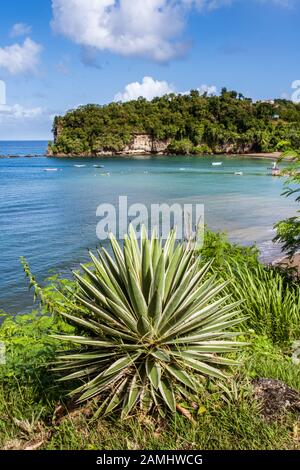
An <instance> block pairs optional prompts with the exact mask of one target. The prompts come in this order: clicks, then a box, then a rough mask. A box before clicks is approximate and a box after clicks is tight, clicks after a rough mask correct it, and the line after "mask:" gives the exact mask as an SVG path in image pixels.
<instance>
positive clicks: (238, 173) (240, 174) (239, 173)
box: [234, 171, 244, 176]
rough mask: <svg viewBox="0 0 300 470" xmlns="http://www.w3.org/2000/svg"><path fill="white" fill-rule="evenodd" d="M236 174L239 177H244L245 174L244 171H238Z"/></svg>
mask: <svg viewBox="0 0 300 470" xmlns="http://www.w3.org/2000/svg"><path fill="white" fill-rule="evenodd" d="M234 174H235V175H237V176H243V174H244V173H243V172H242V171H236V172H235V173H234Z"/></svg>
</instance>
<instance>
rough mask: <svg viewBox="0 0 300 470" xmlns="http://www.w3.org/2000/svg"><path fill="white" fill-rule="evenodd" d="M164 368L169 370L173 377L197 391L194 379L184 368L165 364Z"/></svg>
mask: <svg viewBox="0 0 300 470" xmlns="http://www.w3.org/2000/svg"><path fill="white" fill-rule="evenodd" d="M166 370H167V371H168V372H170V374H171V375H172V376H173V377H175V379H177V380H179V382H182V383H183V384H184V385H186V386H187V387H189V388H190V389H192V390H194V392H197V391H198V389H197V386H196V383H195V381H194V380H193V379H192V378H191V377H190V376H189V374H188V373H187V372H185V371H184V370H182V369H179V368H178V367H176V366H174V365H166Z"/></svg>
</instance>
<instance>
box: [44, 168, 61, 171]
mask: <svg viewBox="0 0 300 470" xmlns="http://www.w3.org/2000/svg"><path fill="white" fill-rule="evenodd" d="M44 171H58V168H45V169H44Z"/></svg>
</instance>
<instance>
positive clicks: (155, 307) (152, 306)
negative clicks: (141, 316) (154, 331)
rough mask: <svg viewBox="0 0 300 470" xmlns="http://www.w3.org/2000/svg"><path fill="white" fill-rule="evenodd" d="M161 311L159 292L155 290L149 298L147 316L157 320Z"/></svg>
mask: <svg viewBox="0 0 300 470" xmlns="http://www.w3.org/2000/svg"><path fill="white" fill-rule="evenodd" d="M161 313H162V299H161V296H160V293H159V292H158V291H157V290H156V291H155V292H154V293H153V296H152V298H151V300H150V303H149V307H148V316H149V317H150V318H153V319H154V320H155V322H157V321H158V319H159V318H160V316H161Z"/></svg>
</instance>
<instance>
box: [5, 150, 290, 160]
mask: <svg viewBox="0 0 300 470" xmlns="http://www.w3.org/2000/svg"><path fill="white" fill-rule="evenodd" d="M280 155H281V154H280V152H274V153H214V154H203V153H201V154H200V153H199V154H186V155H180V156H183V157H191V156H192V157H229V158H233V157H236V158H240V157H242V158H253V159H263V160H277V159H278V158H279V157H280ZM134 156H141V157H143V156H144V157H149V156H150V157H151V156H152V157H155V156H158V157H161V156H165V157H176V156H178V154H174V153H166V152H164V153H148V152H132V153H117V152H116V153H107V154H101V155H95V154H86V155H74V154H69V153H58V154H55V155H53V154H36V155H0V159H14V158H41V157H45V158H95V159H99V158H111V157H134ZM285 160H287V161H288V160H289V157H286V158H285Z"/></svg>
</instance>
